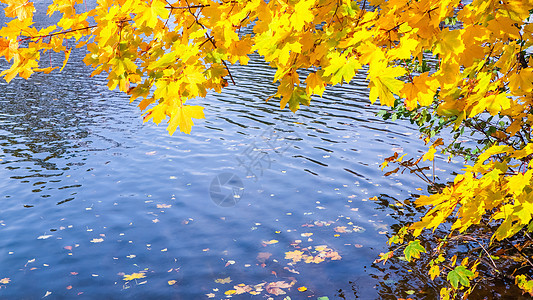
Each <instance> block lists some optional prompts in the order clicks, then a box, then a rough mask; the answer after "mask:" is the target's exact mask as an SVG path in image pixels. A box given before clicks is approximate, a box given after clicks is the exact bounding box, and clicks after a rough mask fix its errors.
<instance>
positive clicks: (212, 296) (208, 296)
mask: <svg viewBox="0 0 533 300" xmlns="http://www.w3.org/2000/svg"><path fill="white" fill-rule="evenodd" d="M205 295H206V296H207V298H215V294H213V293H209V294H205Z"/></svg>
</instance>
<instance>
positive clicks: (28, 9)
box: [5, 0, 36, 21]
mask: <svg viewBox="0 0 533 300" xmlns="http://www.w3.org/2000/svg"><path fill="white" fill-rule="evenodd" d="M5 3H7V5H8V6H7V7H6V9H5V14H6V17H9V18H18V19H19V20H21V21H22V20H24V19H27V18H30V19H31V18H32V17H33V13H34V12H35V11H36V10H35V7H34V6H33V3H32V2H30V1H28V0H8V1H5Z"/></svg>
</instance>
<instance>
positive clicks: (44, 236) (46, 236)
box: [37, 234, 52, 240]
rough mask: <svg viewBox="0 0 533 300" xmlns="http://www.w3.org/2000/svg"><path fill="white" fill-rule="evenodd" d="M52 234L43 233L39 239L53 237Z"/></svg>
mask: <svg viewBox="0 0 533 300" xmlns="http://www.w3.org/2000/svg"><path fill="white" fill-rule="evenodd" d="M51 236H52V235H50V234H45V235H41V236H39V237H38V238H37V239H38V240H46V239H47V238H49V237H51Z"/></svg>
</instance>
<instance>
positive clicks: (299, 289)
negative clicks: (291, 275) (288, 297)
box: [298, 286, 307, 292]
mask: <svg viewBox="0 0 533 300" xmlns="http://www.w3.org/2000/svg"><path fill="white" fill-rule="evenodd" d="M298 291H300V292H305V291H307V288H306V287H305V286H301V287H299V288H298Z"/></svg>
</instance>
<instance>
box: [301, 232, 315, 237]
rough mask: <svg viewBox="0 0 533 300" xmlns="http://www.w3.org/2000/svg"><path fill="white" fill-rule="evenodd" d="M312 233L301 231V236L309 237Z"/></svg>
mask: <svg viewBox="0 0 533 300" xmlns="http://www.w3.org/2000/svg"><path fill="white" fill-rule="evenodd" d="M312 235H313V233H312V232H306V233H302V234H301V236H304V237H310V236H312Z"/></svg>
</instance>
